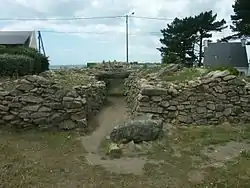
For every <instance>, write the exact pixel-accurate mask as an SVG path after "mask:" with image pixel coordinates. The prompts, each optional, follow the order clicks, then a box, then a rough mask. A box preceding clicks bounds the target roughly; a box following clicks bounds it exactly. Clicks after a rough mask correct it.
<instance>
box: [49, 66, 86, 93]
mask: <svg viewBox="0 0 250 188" xmlns="http://www.w3.org/2000/svg"><path fill="white" fill-rule="evenodd" d="M51 78H52V80H53V81H55V82H57V83H59V84H60V85H62V86H64V87H65V88H66V89H71V88H72V87H74V86H78V85H86V84H88V83H90V81H91V79H90V76H89V75H88V74H87V72H76V71H72V70H57V71H54V73H53V75H52V76H51Z"/></svg>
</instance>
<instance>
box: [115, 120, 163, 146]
mask: <svg viewBox="0 0 250 188" xmlns="http://www.w3.org/2000/svg"><path fill="white" fill-rule="evenodd" d="M161 133H162V121H159V120H152V119H147V120H138V119H137V120H129V121H127V122H125V123H123V124H121V125H118V126H116V127H115V128H114V129H113V130H112V132H111V133H110V139H111V140H112V141H113V142H115V143H128V142H130V141H134V142H135V143H139V142H142V141H153V140H156V139H157V138H158V137H159V135H161Z"/></svg>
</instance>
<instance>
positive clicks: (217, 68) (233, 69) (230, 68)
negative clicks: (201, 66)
mask: <svg viewBox="0 0 250 188" xmlns="http://www.w3.org/2000/svg"><path fill="white" fill-rule="evenodd" d="M216 70H220V71H225V70H228V71H229V72H230V73H231V74H232V75H235V76H238V75H240V72H239V71H238V70H237V69H236V68H234V67H214V68H212V69H211V71H216Z"/></svg>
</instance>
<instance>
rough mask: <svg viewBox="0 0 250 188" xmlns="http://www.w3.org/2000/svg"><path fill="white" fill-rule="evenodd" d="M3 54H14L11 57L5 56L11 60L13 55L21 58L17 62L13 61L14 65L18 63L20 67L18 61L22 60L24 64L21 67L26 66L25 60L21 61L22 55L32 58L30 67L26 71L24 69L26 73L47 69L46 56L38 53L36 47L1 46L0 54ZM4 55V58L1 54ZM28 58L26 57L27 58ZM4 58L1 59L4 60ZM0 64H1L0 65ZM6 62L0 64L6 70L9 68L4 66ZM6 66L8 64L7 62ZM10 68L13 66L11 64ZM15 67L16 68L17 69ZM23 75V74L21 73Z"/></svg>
mask: <svg viewBox="0 0 250 188" xmlns="http://www.w3.org/2000/svg"><path fill="white" fill-rule="evenodd" d="M1 54H2V55H3V54H8V55H14V56H13V57H11V56H7V57H10V60H11V61H13V60H14V59H13V58H14V57H15V58H17V59H18V57H20V58H21V60H20V61H19V62H17V63H14V64H15V65H19V68H20V63H21V62H24V63H25V65H23V67H26V65H27V64H26V63H27V62H26V61H23V59H24V58H23V56H26V57H29V58H31V59H33V64H32V68H31V67H29V69H28V70H27V71H24V72H26V73H28V74H38V73H41V72H44V71H46V70H49V60H48V57H46V56H44V55H42V54H41V53H39V52H38V51H37V50H36V49H33V48H25V47H1V48H0V55H1ZM1 57H4V59H5V60H6V58H5V57H6V56H1ZM29 58H28V59H29ZM5 60H3V61H4V62H5ZM0 66H1V65H0ZM6 66H7V64H6V63H5V65H4V66H2V68H6V69H8V70H10V69H9V68H8V67H6ZM8 66H10V65H9V64H8ZM11 67H12V68H11V70H13V66H12V65H11ZM19 68H17V69H19ZM3 71H4V70H3ZM4 72H9V71H4ZM22 75H23V74H22Z"/></svg>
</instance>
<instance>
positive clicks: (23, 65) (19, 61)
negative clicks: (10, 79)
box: [0, 54, 35, 76]
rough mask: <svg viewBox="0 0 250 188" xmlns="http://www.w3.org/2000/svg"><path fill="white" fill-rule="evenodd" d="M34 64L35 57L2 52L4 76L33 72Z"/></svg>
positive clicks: (2, 71) (0, 63) (1, 60)
mask: <svg viewBox="0 0 250 188" xmlns="http://www.w3.org/2000/svg"><path fill="white" fill-rule="evenodd" d="M34 66H35V61H34V59H33V58H31V57H28V56H26V55H12V54H0V74H1V75H3V76H13V75H19V76H23V75H27V74H31V73H32V71H33V69H34Z"/></svg>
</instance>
